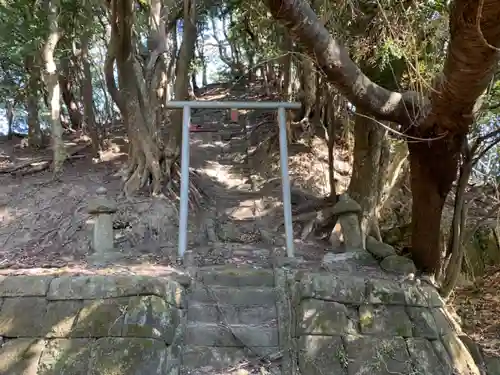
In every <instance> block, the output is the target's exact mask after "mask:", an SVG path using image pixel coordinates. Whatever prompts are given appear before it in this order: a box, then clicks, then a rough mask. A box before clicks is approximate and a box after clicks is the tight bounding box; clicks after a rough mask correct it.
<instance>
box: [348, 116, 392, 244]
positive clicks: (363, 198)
mask: <svg viewBox="0 0 500 375" xmlns="http://www.w3.org/2000/svg"><path fill="white" fill-rule="evenodd" d="M386 136H387V130H386V129H385V128H384V127H382V126H381V125H380V124H379V123H377V122H376V121H374V120H372V119H371V118H369V117H366V116H365V115H363V114H359V115H357V116H356V119H355V123H354V139H355V141H354V163H353V167H352V177H351V182H350V184H349V188H348V193H349V196H350V197H352V198H353V199H354V200H355V201H356V202H358V203H359V205H360V206H361V209H362V213H361V232H362V233H363V235H364V236H366V235H368V234H369V229H370V224H371V223H372V220H374V219H375V218H376V209H377V206H378V203H379V201H380V196H381V193H382V192H381V190H382V186H383V185H382V184H383V181H384V179H385V176H386V173H387V161H388V160H387V159H388V157H387V155H386V153H385V152H384V151H385V150H383V148H384V143H385V137H386ZM363 244H364V240H363Z"/></svg>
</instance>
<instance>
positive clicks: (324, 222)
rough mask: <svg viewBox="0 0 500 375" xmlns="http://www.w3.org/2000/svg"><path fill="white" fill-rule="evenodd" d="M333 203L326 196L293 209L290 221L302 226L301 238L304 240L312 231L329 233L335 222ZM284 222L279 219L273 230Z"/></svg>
mask: <svg viewBox="0 0 500 375" xmlns="http://www.w3.org/2000/svg"><path fill="white" fill-rule="evenodd" d="M334 205H335V201H334V200H333V199H332V198H331V197H326V198H323V199H319V198H318V199H317V200H315V201H312V202H307V203H305V204H303V205H302V206H299V207H296V208H295V209H293V216H292V222H293V224H299V225H300V226H301V227H302V231H301V235H300V237H301V239H303V240H305V239H307V238H308V237H309V236H311V235H312V234H314V233H316V234H318V235H320V236H328V235H329V234H330V232H331V231H332V229H333V227H334V226H335V223H336V222H337V217H336V216H334V215H333V214H332V210H333V206H334ZM284 224H285V222H284V220H281V221H280V222H279V223H278V224H277V225H276V226H275V228H274V230H276V231H277V230H278V229H279V228H280V227H282V226H283V225H284Z"/></svg>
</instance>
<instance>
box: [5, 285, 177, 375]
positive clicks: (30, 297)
mask: <svg viewBox="0 0 500 375" xmlns="http://www.w3.org/2000/svg"><path fill="white" fill-rule="evenodd" d="M183 294H184V293H183V289H182V287H181V286H180V285H179V284H178V283H177V282H175V281H172V280H171V279H168V278H153V277H140V276H117V277H110V276H80V277H56V278H54V277H45V276H43V277H37V276H9V277H6V278H4V279H3V280H2V281H1V282H0V297H1V301H0V336H2V340H3V341H2V348H1V349H0V374H2V375H4V374H5V375H7V374H8V375H18V374H19V375H21V374H22V375H35V374H36V375H56V374H57V375H62V374H72V375H73V374H74V375H78V374H82V375H87V374H88V375H97V374H148V375H150V374H151V375H154V374H162V375H163V374H175V373H177V371H178V367H179V351H180V342H181V340H182V331H183V330H182V329H181V327H182V325H183V321H184V316H185V314H184V309H183V307H184V306H183V303H184V302H183V301H184V296H183Z"/></svg>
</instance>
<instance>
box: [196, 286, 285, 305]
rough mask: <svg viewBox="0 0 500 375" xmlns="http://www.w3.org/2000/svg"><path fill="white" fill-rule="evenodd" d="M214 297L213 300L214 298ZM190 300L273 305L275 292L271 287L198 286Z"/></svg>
mask: <svg viewBox="0 0 500 375" xmlns="http://www.w3.org/2000/svg"><path fill="white" fill-rule="evenodd" d="M214 299H215V300H214ZM190 300H191V301H195V302H201V303H214V302H217V303H219V304H228V305H229V304H231V305H238V306H271V305H272V306H274V305H275V302H276V292H275V291H274V290H273V289H271V288H257V287H247V288H226V287H218V286H213V287H212V286H211V287H207V288H205V287H201V286H198V287H197V288H196V289H195V290H193V292H192V293H191V295H190Z"/></svg>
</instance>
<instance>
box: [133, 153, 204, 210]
mask: <svg viewBox="0 0 500 375" xmlns="http://www.w3.org/2000/svg"><path fill="white" fill-rule="evenodd" d="M155 163H156V166H154V167H152V166H151V164H150V163H147V162H146V157H144V156H141V157H135V158H133V160H132V161H131V162H130V163H129V167H128V171H127V176H128V177H127V179H126V181H125V185H124V188H123V191H124V193H125V195H126V196H128V197H130V196H131V195H133V194H134V193H136V192H137V191H140V190H144V189H149V190H150V193H151V194H152V195H153V196H165V197H167V198H168V199H171V200H172V201H178V200H180V180H181V173H180V165H179V162H177V161H175V162H173V163H170V167H167V166H168V164H167V163H166V158H164V159H163V160H156V161H155ZM155 169H158V170H159V171H160V172H159V173H155ZM199 185H200V184H199V175H198V174H197V173H196V172H195V171H193V170H190V171H189V200H188V202H189V206H190V208H191V209H194V210H196V209H197V208H199V207H200V205H201V201H202V199H203V198H204V197H205V194H204V193H203V190H202V189H201V188H200V187H199Z"/></svg>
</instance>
